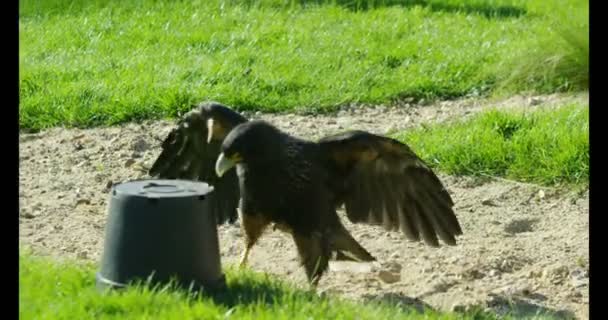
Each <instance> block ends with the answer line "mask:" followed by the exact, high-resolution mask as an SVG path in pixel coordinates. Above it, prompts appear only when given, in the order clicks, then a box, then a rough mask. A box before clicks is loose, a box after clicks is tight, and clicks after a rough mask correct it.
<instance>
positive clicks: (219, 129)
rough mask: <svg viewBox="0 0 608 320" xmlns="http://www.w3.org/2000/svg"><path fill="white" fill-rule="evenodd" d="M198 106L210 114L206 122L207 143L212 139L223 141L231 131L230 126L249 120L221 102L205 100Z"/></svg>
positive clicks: (202, 111)
mask: <svg viewBox="0 0 608 320" xmlns="http://www.w3.org/2000/svg"><path fill="white" fill-rule="evenodd" d="M196 107H197V108H198V109H199V110H200V112H201V113H203V114H206V115H208V116H207V120H206V123H205V125H206V126H207V143H210V142H211V141H212V140H215V141H222V140H223V139H224V138H225V137H226V135H227V134H228V132H229V131H230V130H229V128H231V127H233V126H236V125H237V124H239V123H243V122H246V121H247V119H246V118H245V117H243V116H242V115H240V114H238V113H237V112H235V111H234V110H231V109H230V108H228V107H227V106H225V105H223V104H221V103H219V102H214V101H205V102H202V103H200V104H199V105H198V106H196Z"/></svg>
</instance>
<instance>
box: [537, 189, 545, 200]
mask: <svg viewBox="0 0 608 320" xmlns="http://www.w3.org/2000/svg"><path fill="white" fill-rule="evenodd" d="M538 197H539V198H540V199H544V198H545V192H544V191H543V190H539V191H538Z"/></svg>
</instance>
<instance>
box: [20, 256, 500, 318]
mask: <svg viewBox="0 0 608 320" xmlns="http://www.w3.org/2000/svg"><path fill="white" fill-rule="evenodd" d="M19 271H20V272H19V285H20V290H19V318H20V319H83V320H84V319H228V318H230V319H269V320H270V319H289V320H292V319H294V320H295V319H446V320H448V319H479V320H483V319H495V318H496V317H495V316H492V315H490V314H488V313H484V312H480V311H471V312H468V313H467V314H457V313H438V312H434V311H430V310H429V311H425V313H424V314H422V313H418V312H416V311H414V310H413V309H407V308H406V307H404V306H399V305H397V304H394V303H393V304H389V303H377V302H376V303H368V304H362V303H355V302H352V301H348V300H343V299H339V298H337V297H323V298H321V297H319V296H317V295H316V294H314V293H312V292H309V291H304V290H300V289H296V288H294V287H291V286H289V285H288V284H286V283H283V282H280V281H278V280H275V279H272V278H269V277H268V276H265V275H261V274H257V273H253V272H251V271H235V270H233V269H229V270H228V271H227V281H228V287H229V290H228V291H227V292H224V293H222V294H217V295H215V296H210V295H209V296H202V295H195V294H191V293H188V292H187V291H185V290H179V289H176V288H172V287H171V286H165V287H160V288H151V287H150V286H133V287H131V288H129V289H127V290H126V291H124V292H112V293H108V294H102V293H100V292H98V291H97V290H96V289H95V280H94V279H95V271H96V266H95V265H94V264H92V263H86V264H84V263H74V262H72V261H62V262H58V261H54V260H51V259H49V258H42V257H37V256H34V255H32V254H31V253H30V252H28V251H22V253H20V260H19Z"/></svg>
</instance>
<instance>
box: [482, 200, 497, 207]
mask: <svg viewBox="0 0 608 320" xmlns="http://www.w3.org/2000/svg"><path fill="white" fill-rule="evenodd" d="M481 204H483V205H484V206H491V207H498V205H497V204H496V202H494V200H492V199H485V200H482V201H481Z"/></svg>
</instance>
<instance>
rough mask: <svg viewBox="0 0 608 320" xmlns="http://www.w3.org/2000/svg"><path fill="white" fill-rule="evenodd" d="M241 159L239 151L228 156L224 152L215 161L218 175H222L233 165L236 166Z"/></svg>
mask: <svg viewBox="0 0 608 320" xmlns="http://www.w3.org/2000/svg"><path fill="white" fill-rule="evenodd" d="M241 160H242V159H241V156H240V155H239V154H238V153H237V154H234V155H232V156H230V157H226V156H225V155H224V153H223V152H222V153H220V156H219V157H218V158H217V161H216V162H215V173H216V174H217V176H218V177H222V176H223V175H224V173H226V171H228V170H230V169H232V167H234V166H235V165H236V164H237V163H239V162H240V161H241Z"/></svg>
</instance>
